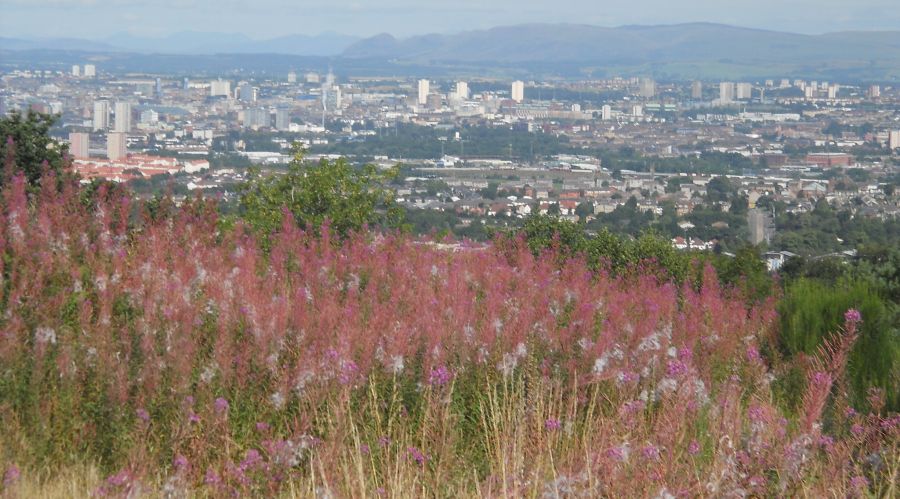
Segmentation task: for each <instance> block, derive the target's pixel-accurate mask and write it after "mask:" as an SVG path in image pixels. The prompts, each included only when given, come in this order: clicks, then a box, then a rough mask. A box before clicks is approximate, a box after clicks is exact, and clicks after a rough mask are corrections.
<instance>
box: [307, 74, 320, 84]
mask: <svg viewBox="0 0 900 499" xmlns="http://www.w3.org/2000/svg"><path fill="white" fill-rule="evenodd" d="M305 78H306V83H319V73H306V77H305Z"/></svg>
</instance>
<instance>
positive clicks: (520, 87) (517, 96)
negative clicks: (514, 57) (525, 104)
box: [510, 80, 525, 102]
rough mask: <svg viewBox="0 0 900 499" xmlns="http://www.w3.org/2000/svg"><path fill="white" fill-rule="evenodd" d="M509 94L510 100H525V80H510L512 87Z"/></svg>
mask: <svg viewBox="0 0 900 499" xmlns="http://www.w3.org/2000/svg"><path fill="white" fill-rule="evenodd" d="M510 94H511V97H512V100H514V101H516V102H522V101H523V100H525V82H523V81H520V80H516V81H514V82H512V89H511V90H510Z"/></svg>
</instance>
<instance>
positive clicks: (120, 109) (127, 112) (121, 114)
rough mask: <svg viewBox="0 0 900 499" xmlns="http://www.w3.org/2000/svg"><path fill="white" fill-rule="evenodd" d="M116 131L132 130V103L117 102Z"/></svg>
mask: <svg viewBox="0 0 900 499" xmlns="http://www.w3.org/2000/svg"><path fill="white" fill-rule="evenodd" d="M113 131H115V132H124V133H128V132H130V131H131V103H130V102H116V124H115V127H114V128H113Z"/></svg>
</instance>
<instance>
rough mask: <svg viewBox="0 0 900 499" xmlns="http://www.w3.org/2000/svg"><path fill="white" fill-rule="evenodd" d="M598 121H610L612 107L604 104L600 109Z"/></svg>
mask: <svg viewBox="0 0 900 499" xmlns="http://www.w3.org/2000/svg"><path fill="white" fill-rule="evenodd" d="M600 119H601V120H603V121H609V120H611V119H612V107H611V106H610V105H609V104H604V105H603V107H602V108H600Z"/></svg>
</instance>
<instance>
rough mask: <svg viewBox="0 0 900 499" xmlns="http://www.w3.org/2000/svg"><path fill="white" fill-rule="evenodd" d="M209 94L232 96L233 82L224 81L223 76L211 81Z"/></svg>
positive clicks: (212, 95) (213, 95)
mask: <svg viewBox="0 0 900 499" xmlns="http://www.w3.org/2000/svg"><path fill="white" fill-rule="evenodd" d="M209 95H210V96H211V97H230V96H231V82H230V81H224V80H222V79H221V78H219V79H218V80H213V81H211V82H209Z"/></svg>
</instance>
